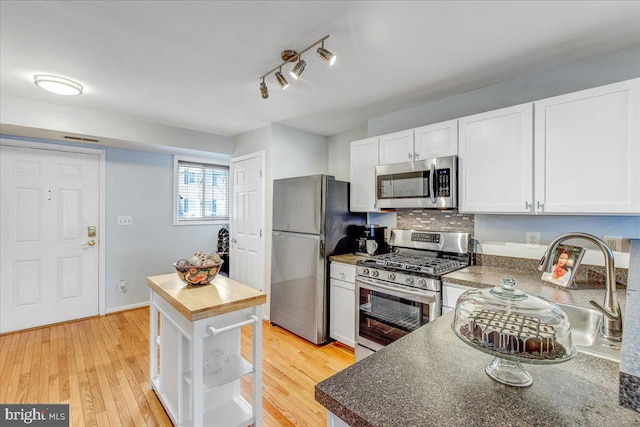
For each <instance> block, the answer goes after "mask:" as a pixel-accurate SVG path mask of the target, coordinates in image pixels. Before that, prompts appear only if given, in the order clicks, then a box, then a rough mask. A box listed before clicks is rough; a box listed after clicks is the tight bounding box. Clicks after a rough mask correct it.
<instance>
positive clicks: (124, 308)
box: [105, 301, 149, 314]
mask: <svg viewBox="0 0 640 427" xmlns="http://www.w3.org/2000/svg"><path fill="white" fill-rule="evenodd" d="M140 307H149V301H145V302H139V303H137V304H129V305H121V306H120V307H113V308H108V309H107V310H106V311H105V314H111V313H117V312H119V311H127V310H133V309H134V308H140Z"/></svg>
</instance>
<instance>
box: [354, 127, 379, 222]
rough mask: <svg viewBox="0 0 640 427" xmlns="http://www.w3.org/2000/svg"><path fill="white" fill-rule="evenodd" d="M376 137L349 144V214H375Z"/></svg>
mask: <svg viewBox="0 0 640 427" xmlns="http://www.w3.org/2000/svg"><path fill="white" fill-rule="evenodd" d="M376 166H378V137H375V138H367V139H361V140H359V141H353V142H352V143H351V188H350V194H351V195H350V198H351V200H350V201H351V203H350V206H349V210H350V211H351V212H375V211H376V210H377V209H376Z"/></svg>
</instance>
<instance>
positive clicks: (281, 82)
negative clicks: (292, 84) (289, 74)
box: [276, 69, 289, 90]
mask: <svg viewBox="0 0 640 427" xmlns="http://www.w3.org/2000/svg"><path fill="white" fill-rule="evenodd" d="M276 79H277V80H278V84H279V85H280V87H281V88H282V90H285V89H286V88H288V87H289V82H288V81H287V79H285V78H284V76H283V75H282V69H281V70H280V71H277V72H276Z"/></svg>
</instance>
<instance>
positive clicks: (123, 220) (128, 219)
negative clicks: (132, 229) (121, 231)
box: [118, 216, 133, 225]
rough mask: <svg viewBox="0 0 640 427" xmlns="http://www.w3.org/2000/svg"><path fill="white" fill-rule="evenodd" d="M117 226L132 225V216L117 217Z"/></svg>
mask: <svg viewBox="0 0 640 427" xmlns="http://www.w3.org/2000/svg"><path fill="white" fill-rule="evenodd" d="M118 225H133V217H132V216H119V217H118Z"/></svg>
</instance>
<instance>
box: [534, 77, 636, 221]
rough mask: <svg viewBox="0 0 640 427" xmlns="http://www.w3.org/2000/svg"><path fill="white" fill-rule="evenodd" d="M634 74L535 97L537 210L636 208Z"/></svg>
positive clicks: (620, 211)
mask: <svg viewBox="0 0 640 427" xmlns="http://www.w3.org/2000/svg"><path fill="white" fill-rule="evenodd" d="M639 96H640V79H634V80H628V81H624V82H620V83H615V84H610V85H607V86H601V87H597V88H593V89H588V90H583V91H580V92H575V93H571V94H568V95H562V96H556V97H554V98H549V99H544V100H542V101H538V102H535V200H536V209H538V212H545V213H584V214H625V213H634V214H637V213H640V166H639V165H640V99H639Z"/></svg>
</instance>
